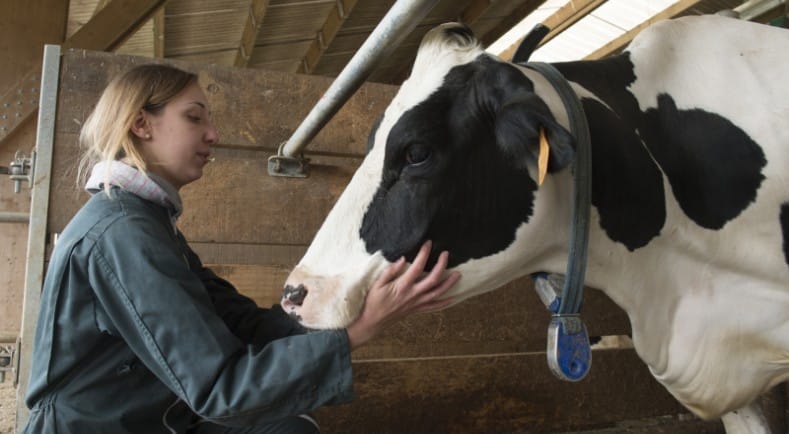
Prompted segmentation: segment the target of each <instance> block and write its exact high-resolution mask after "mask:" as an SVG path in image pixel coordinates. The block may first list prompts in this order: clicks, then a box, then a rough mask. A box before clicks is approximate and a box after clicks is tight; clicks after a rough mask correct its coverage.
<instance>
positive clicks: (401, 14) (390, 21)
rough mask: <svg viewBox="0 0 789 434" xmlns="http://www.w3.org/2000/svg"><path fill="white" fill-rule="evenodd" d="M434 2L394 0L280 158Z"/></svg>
mask: <svg viewBox="0 0 789 434" xmlns="http://www.w3.org/2000/svg"><path fill="white" fill-rule="evenodd" d="M437 3H438V0H398V1H397V2H395V4H394V5H392V7H391V8H390V9H389V12H387V13H386V15H385V16H384V18H383V19H382V20H381V22H380V23H378V25H377V26H376V27H375V30H373V32H372V33H371V34H370V36H369V37H368V38H367V40H366V41H364V44H362V46H361V48H359V51H357V52H356V54H354V56H353V57H352V58H351V61H350V62H348V64H347V65H346V66H345V68H343V70H342V71H341V72H340V75H338V76H337V78H336V79H335V80H334V81H333V82H332V84H331V86H329V89H327V90H326V93H324V94H323V96H322V97H321V99H320V100H318V102H317V103H316V104H315V107H313V108H312V111H310V112H309V114H307V117H306V118H305V119H304V120H303V121H302V122H301V124H300V125H299V126H298V128H296V131H294V132H293V135H291V136H290V138H289V139H288V141H287V142H286V143H285V145H284V146H283V147H282V148H281V149H280V155H285V156H288V157H295V156H296V155H297V154H298V153H299V152H300V151H301V150H302V149H303V148H304V146H306V144H307V143H309V142H310V141H311V140H312V139H313V138H315V136H316V135H318V132H320V130H321V128H323V127H324V126H325V125H326V123H328V122H329V120H330V119H331V118H332V116H334V114H335V113H337V111H338V110H339V109H340V107H342V105H343V104H345V102H346V101H348V99H349V98H350V97H351V95H353V93H354V92H355V91H356V90H357V89H358V88H359V87H360V86H361V85H362V83H363V82H364V80H365V79H366V78H367V77H368V76H369V75H370V72H372V69H373V67H375V65H376V64H377V63H378V61H379V60H380V59H382V58H384V57H386V56H387V55H389V54H390V53H391V52H392V51H393V50H394V49H395V48H396V47H397V46H398V45H400V43H401V42H402V41H403V39H405V37H406V36H407V35H408V33H409V32H411V31H412V30H413V29H414V27H416V25H417V24H418V23H419V22H421V21H422V19H423V18H424V17H425V16H427V14H428V13H429V12H430V10H431V9H433V7H434V6H435V5H436V4H437Z"/></svg>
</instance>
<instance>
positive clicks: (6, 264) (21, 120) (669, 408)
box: [0, 0, 789, 433]
mask: <svg viewBox="0 0 789 434" xmlns="http://www.w3.org/2000/svg"><path fill="white" fill-rule="evenodd" d="M395 3H400V4H402V3H414V4H417V6H415V10H417V11H418V12H417V13H415V14H414V16H412V17H410V18H409V20H407V21H408V25H407V26H406V28H405V31H403V32H402V33H401V34H399V35H396V36H397V40H392V41H391V42H390V43H389V44H388V45H387V51H386V55H385V56H382V57H380V59H379V61H378V62H377V63H375V64H371V65H369V66H368V67H367V70H366V71H365V73H364V77H363V78H362V81H363V83H361V82H360V83H359V85H358V90H355V91H354V92H352V94H351V95H348V96H349V99H348V100H347V101H342V103H341V104H340V105H339V107H338V112H337V113H336V115H334V116H333V117H332V118H331V120H327V123H326V125H325V127H324V128H323V129H321V130H320V132H319V133H317V132H316V135H315V136H314V137H313V138H312V140H311V141H310V143H307V144H306V148H305V150H304V152H305V155H306V156H307V157H309V158H310V160H311V170H310V176H309V177H307V178H299V179H295V178H281V177H272V176H269V174H268V173H267V161H268V158H269V157H271V156H272V155H276V154H277V152H278V150H279V148H280V145H281V144H283V143H284V142H285V141H287V140H288V139H289V138H290V137H291V135H292V134H293V132H294V131H295V130H296V129H297V128H298V127H299V126H300V124H301V122H302V121H303V120H304V119H305V118H306V117H307V115H308V114H309V113H310V111H311V110H312V109H313V107H314V106H315V105H316V103H317V102H318V101H319V100H320V98H321V95H323V94H324V92H325V91H326V90H327V89H329V88H330V86H331V85H332V83H333V82H334V80H335V79H336V78H337V77H338V76H340V75H341V73H343V71H346V70H347V68H348V65H349V63H351V62H352V60H353V59H354V57H355V56H356V54H357V53H359V51H360V49H361V48H362V47H363V45H364V44H365V41H367V40H368V39H369V38H370V36H371V34H373V33H374V31H375V29H376V28H377V27H378V26H380V25H381V24H382V23H385V22H386V17H387V14H388V13H389V12H390V11H391V10H392V9H393V7H394V5H395ZM715 13H725V14H728V15H731V16H735V17H739V18H740V19H745V20H751V21H755V22H759V23H763V24H767V25H773V26H777V27H784V28H789V5H788V4H787V2H786V1H785V0H748V1H742V0H638V1H635V0H607V1H606V0H543V1H540V0H507V1H504V0H431V1H416V0H414V1H409V0H399V1H398V2H395V1H394V0H59V1H52V0H5V1H3V2H2V3H0V53H2V58H3V62H0V95H2V98H1V101H0V102H1V103H2V104H0V243H1V244H2V245H4V246H5V247H6V248H4V249H2V250H3V252H2V253H0V255H2V259H0V276H2V277H1V278H0V279H2V280H0V433H5V432H9V433H10V432H17V430H18V429H21V424H23V423H24V420H25V418H26V414H27V413H26V412H27V410H26V408H25V407H24V403H23V402H22V400H21V399H18V394H24V391H25V387H26V383H27V380H26V375H27V374H28V372H29V365H30V344H31V342H32V336H33V331H34V330H35V312H36V309H37V292H38V291H40V288H41V279H42V275H43V270H44V267H45V266H46V261H47V255H48V254H49V252H50V251H51V248H52V243H53V242H54V239H55V238H56V234H57V233H58V232H59V231H61V230H62V228H63V227H64V226H65V224H66V223H67V222H68V220H69V219H70V218H71V216H73V214H74V213H75V212H76V210H77V209H78V208H79V206H80V205H81V204H82V203H84V201H85V200H86V199H87V195H86V194H85V193H84V192H81V191H80V189H79V188H78V187H77V185H76V182H75V181H76V180H75V165H76V159H77V155H78V153H79V149H78V147H77V145H76V137H77V135H78V133H79V128H80V125H81V122H82V121H83V120H84V119H85V117H86V116H87V114H88V113H89V112H90V109H91V107H92V105H93V104H94V103H95V100H96V98H97V97H98V95H99V93H100V91H101V89H102V88H103V86H104V85H106V83H107V81H108V80H109V79H110V78H111V77H112V75H113V74H116V73H117V72H119V71H122V70H124V69H125V68H128V67H130V66H131V65H134V64H139V63H145V62H151V61H153V62H166V63H172V64H174V65H176V66H179V67H183V68H184V69H188V70H191V71H194V72H197V73H198V74H199V75H200V77H201V83H204V84H205V87H206V89H207V93H208V96H209V100H210V102H211V104H212V107H213V111H214V114H215V123H216V124H217V126H218V128H219V133H220V138H221V139H220V143H219V145H218V146H217V149H216V151H215V154H216V157H217V161H216V163H215V164H212V165H211V166H210V167H209V169H208V170H207V173H206V176H205V177H204V179H203V180H201V181H200V185H199V188H194V189H187V190H186V191H185V192H184V194H183V196H184V202H185V204H186V208H187V210H188V211H187V212H186V213H185V214H184V216H183V218H182V219H181V221H180V225H181V227H182V230H183V231H184V233H185V234H186V235H187V237H189V239H190V242H191V243H192V244H193V247H194V248H195V250H196V251H197V252H198V253H200V255H201V257H202V258H203V261H204V262H205V263H206V264H208V265H209V266H211V267H212V268H213V269H215V271H217V273H218V274H220V275H221V276H223V277H226V278H227V279H229V280H230V281H232V282H233V283H234V284H236V286H237V287H238V288H239V290H240V291H241V292H243V293H245V294H246V295H249V296H250V297H252V298H253V299H255V301H257V302H258V303H259V304H260V305H271V304H273V303H276V302H278V300H279V295H280V292H281V285H282V283H283V282H284V280H285V277H286V276H287V274H288V271H289V270H290V268H292V267H293V265H294V264H295V263H296V262H297V261H298V259H299V258H300V257H301V255H303V253H304V252H305V250H306V248H307V246H308V245H309V242H310V240H311V238H312V236H313V235H314V234H315V232H316V231H317V229H318V226H319V225H320V223H321V221H322V220H323V218H324V217H325V216H326V214H327V213H328V211H329V209H330V208H331V205H332V204H333V203H334V201H335V200H336V199H337V197H338V196H339V194H340V193H341V192H342V189H343V187H344V186H345V184H346V183H347V182H348V181H349V180H350V177H351V176H352V174H353V171H354V170H355V168H356V167H357V166H358V165H359V163H360V162H361V160H362V159H363V157H364V154H365V150H366V141H367V134H368V132H369V130H370V128H371V125H372V124H373V122H374V121H375V119H376V118H377V116H378V115H379V114H380V113H381V112H382V111H383V110H384V108H385V107H386V105H387V104H388V102H389V100H391V98H392V97H393V95H394V94H395V92H396V91H397V88H398V86H399V85H400V84H401V83H402V82H403V80H405V79H406V78H407V77H408V75H409V73H410V70H411V66H412V63H413V60H414V57H415V55H416V51H417V48H418V45H419V42H420V40H421V39H422V36H424V34H425V33H426V32H427V31H428V30H429V29H431V28H433V27H434V26H436V25H438V24H441V23H444V22H447V21H461V22H463V23H465V24H467V25H468V26H469V27H470V28H471V29H472V30H473V32H474V33H475V35H476V36H477V37H478V38H479V39H480V40H481V41H482V43H483V44H484V45H485V46H486V47H488V51H490V52H491V53H493V54H496V55H499V56H501V57H502V58H504V59H508V58H510V57H511V56H512V54H513V52H514V50H515V48H516V47H517V44H518V43H519V41H520V39H521V38H522V37H523V36H524V35H525V34H526V32H528V30H530V29H531V27H532V26H533V25H535V24H537V23H543V24H545V25H546V26H547V27H549V28H550V29H551V32H550V33H549V34H548V35H547V37H546V38H545V39H544V40H543V41H542V43H541V44H540V47H539V48H538V50H536V51H535V54H534V56H533V58H534V59H535V60H542V61H547V62H554V61H569V60H578V59H599V58H604V57H606V56H610V55H612V54H615V53H618V52H620V51H621V50H622V49H623V48H624V47H626V46H627V44H628V43H629V42H630V41H631V40H632V39H633V37H634V36H635V35H637V34H638V33H639V32H640V31H641V30H643V29H644V28H645V27H647V26H648V25H650V24H652V23H655V22H657V21H660V20H664V19H671V18H676V17H681V16H686V15H702V14H715ZM45 46H51V47H58V48H56V49H55V48H51V49H50V50H56V51H50V56H54V57H50V61H49V62H50V63H49V64H48V63H47V61H46V59H47V57H46V55H45V54H46V53H45ZM52 53H55V54H52ZM52 59H54V60H52ZM53 62H54V63H53ZM47 74H49V75H50V76H52V74H54V75H55V76H56V77H57V78H58V80H57V81H56V82H55V84H54V87H53V85H51V84H50V85H49V88H46V86H45V83H44V80H43V77H44V76H46V75H47ZM45 91H46V92H47V93H46V94H45ZM44 122H46V124H44ZM47 141H48V142H47ZM44 142H47V143H49V144H48V145H42V143H44ZM42 146H48V149H49V151H45V150H44V149H43V148H42ZM46 155H49V159H48V160H47V159H46V158H44V159H43V160H42V156H46ZM47 164H49V165H51V172H49V174H48V176H47V177H46V178H47V187H46V188H42V189H40V190H35V188H34V186H36V182H35V180H34V178H33V175H34V171H33V170H32V169H33V167H34V166H39V167H44V166H45V165H47ZM42 170H43V169H42ZM41 173H46V172H39V176H40V175H41ZM50 180H51V181H50ZM39 187H41V186H40V185H39V186H38V187H36V188H39ZM304 204H309V207H308V208H307V209H306V210H305V209H304ZM497 294H498V296H497V297H496V299H495V300H494V301H493V302H491V301H490V300H489V299H488V300H486V302H483V301H482V300H476V299H472V300H470V301H468V302H467V303H463V304H461V305H459V306H457V307H453V308H452V309H449V310H447V311H443V312H438V313H435V314H430V315H424V316H421V317H414V318H409V319H408V320H406V321H404V322H403V323H401V324H397V325H396V326H394V327H392V328H391V329H389V330H387V331H386V332H385V333H384V334H383V335H382V336H380V337H379V338H377V339H376V340H375V341H374V342H373V343H371V344H370V345H368V346H366V347H364V348H363V349H361V350H360V351H358V352H356V353H354V372H355V375H356V376H357V380H356V381H357V385H356V394H357V400H356V401H355V402H354V403H353V404H350V405H345V406H338V407H329V408H324V409H320V410H319V411H318V413H317V416H318V418H319V419H320V420H321V422H322V425H323V426H324V430H325V432H328V433H334V432H337V433H339V432H349V433H362V432H381V433H386V432H392V433H402V432H410V433H421V432H425V433H426V432H453V433H455V432H456V433H472V432H474V433H476V432H479V433H485V432H513V433H517V432H521V433H526V432H568V433H569V432H595V433H616V432H628V433H647V432H650V433H659V432H667V433H668V432H671V433H722V432H723V428H722V426H721V424H720V422H718V421H702V420H700V419H698V418H696V417H695V416H692V415H691V414H690V413H688V412H687V410H686V409H684V408H683V407H681V406H680V405H679V404H678V403H677V402H676V401H675V400H674V399H673V398H672V397H671V396H670V395H669V394H668V393H667V392H666V391H665V390H664V389H663V388H662V387H661V386H660V385H659V384H658V383H657V382H656V381H655V380H654V379H653V378H652V377H651V375H650V374H649V371H648V369H647V368H646V367H645V366H644V365H643V363H642V362H641V361H640V360H639V359H638V357H637V355H636V354H635V352H634V351H633V349H632V347H630V346H629V345H628V339H627V335H628V333H629V323H628V320H627V317H626V315H625V314H624V312H622V311H621V310H620V309H619V308H618V307H617V306H616V305H615V304H614V303H613V302H611V301H610V300H609V299H607V298H606V297H605V296H604V295H603V294H602V293H600V292H599V291H596V290H594V289H591V290H590V291H587V294H586V299H585V302H584V312H585V315H586V316H587V317H588V318H589V319H588V321H589V322H590V324H589V327H590V334H593V335H595V336H604V337H606V339H605V340H604V341H605V342H607V343H610V345H608V346H607V347H600V348H598V349H596V350H595V353H594V354H595V369H594V370H593V372H592V373H591V374H590V376H589V377H588V378H587V379H586V380H584V381H583V382H581V383H579V384H568V383H562V382H559V381H558V380H556V379H554V378H553V377H552V376H551V374H550V372H549V370H548V368H547V366H546V364H545V325H546V324H547V322H548V319H549V316H550V315H549V313H548V312H547V311H545V309H544V307H542V305H541V303H540V302H539V299H538V298H537V296H536V295H535V294H534V291H533V290H532V283H531V280H530V279H522V280H518V281H515V282H512V283H510V284H508V285H506V286H505V287H503V288H501V289H499V290H497ZM502 312H503V313H502ZM426 331H427V332H426ZM768 399H769V402H768V403H767V406H768V407H769V408H770V409H771V414H770V417H771V420H772V423H773V424H774V426H775V427H777V428H776V429H783V430H784V431H776V432H786V427H787V423H786V421H787V406H786V402H787V399H789V396H787V391H786V387H785V385H781V386H779V387H777V388H776V389H775V390H774V393H772V394H771V395H770V396H769V397H768Z"/></svg>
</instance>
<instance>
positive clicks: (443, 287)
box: [420, 271, 460, 301]
mask: <svg viewBox="0 0 789 434" xmlns="http://www.w3.org/2000/svg"><path fill="white" fill-rule="evenodd" d="M458 280H460V273H458V272H457V271H454V272H452V273H449V276H447V278H446V279H444V280H443V281H441V282H440V284H437V285H434V286H432V287H431V288H430V289H429V290H427V291H425V292H424V293H422V297H421V298H420V300H422V301H429V300H435V299H437V298H439V297H441V296H442V295H444V293H446V292H447V291H449V289H450V288H452V287H453V286H454V285H455V283H457V281H458Z"/></svg>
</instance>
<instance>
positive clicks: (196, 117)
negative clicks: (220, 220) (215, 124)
mask: <svg viewBox="0 0 789 434" xmlns="http://www.w3.org/2000/svg"><path fill="white" fill-rule="evenodd" d="M186 117H187V118H188V119H189V120H190V121H192V122H195V123H199V122H200V121H201V120H202V118H200V116H193V115H187V116H186Z"/></svg>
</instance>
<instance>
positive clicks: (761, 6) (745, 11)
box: [734, 0, 786, 21]
mask: <svg viewBox="0 0 789 434" xmlns="http://www.w3.org/2000/svg"><path fill="white" fill-rule="evenodd" d="M784 3H786V0H749V1H746V2H745V3H743V4H741V5H739V6H737V7H736V8H734V12H736V13H737V15H738V16H739V18H740V19H742V20H748V21H750V20H752V19H754V18H756V17H758V16H759V15H762V14H765V13H767V12H769V11H770V10H772V9H775V8H777V7H778V6H781V5H782V4H784Z"/></svg>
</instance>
